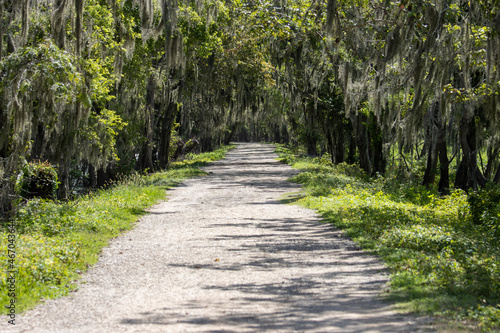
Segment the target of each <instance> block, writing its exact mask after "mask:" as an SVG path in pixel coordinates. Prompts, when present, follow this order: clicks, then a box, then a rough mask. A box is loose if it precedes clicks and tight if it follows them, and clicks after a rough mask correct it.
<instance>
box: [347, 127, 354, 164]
mask: <svg viewBox="0 0 500 333" xmlns="http://www.w3.org/2000/svg"><path fill="white" fill-rule="evenodd" d="M346 162H347V163H348V164H354V163H355V162H356V138H355V136H354V135H353V134H352V131H351V135H350V137H349V153H348V154H347V160H346Z"/></svg>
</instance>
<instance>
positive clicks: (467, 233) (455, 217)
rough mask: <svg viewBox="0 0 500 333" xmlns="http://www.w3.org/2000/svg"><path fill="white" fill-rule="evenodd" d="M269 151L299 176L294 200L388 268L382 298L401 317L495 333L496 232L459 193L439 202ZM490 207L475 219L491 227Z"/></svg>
mask: <svg viewBox="0 0 500 333" xmlns="http://www.w3.org/2000/svg"><path fill="white" fill-rule="evenodd" d="M277 152H278V153H279V155H280V158H281V160H282V161H284V162H286V163H288V164H291V165H292V166H293V167H294V168H297V169H300V170H301V171H302V172H301V173H300V174H299V175H297V176H295V177H294V178H292V181H295V182H297V183H300V184H303V186H304V187H305V189H306V195H305V196H301V197H300V198H298V199H297V202H298V203H300V204H302V205H304V206H306V207H309V208H313V209H316V210H318V211H319V212H320V213H321V214H322V216H323V217H324V218H325V220H326V221H328V222H330V223H333V224H334V225H335V226H337V227H339V228H342V229H343V230H344V231H345V232H346V234H347V235H349V236H350V237H351V238H352V239H353V240H354V241H355V242H357V243H358V244H360V245H361V246H362V247H363V248H364V249H366V250H369V251H372V252H374V253H377V254H379V255H380V256H381V257H382V258H383V260H384V261H385V262H386V264H387V266H388V267H389V269H390V270H391V280H390V292H389V296H388V297H389V298H391V299H392V300H396V301H397V306H398V308H399V309H400V310H401V311H409V312H417V313H424V314H432V315H436V316H439V317H441V318H445V319H447V320H450V321H451V322H450V323H453V325H455V324H456V323H460V322H466V323H467V325H470V324H471V323H472V325H473V326H475V329H476V330H477V329H479V330H482V331H492V330H494V331H497V330H499V329H500V261H499V253H500V250H499V246H498V244H499V243H498V237H497V235H498V234H497V233H496V229H494V228H490V229H488V228H486V227H484V226H481V225H478V223H477V222H476V223H474V219H473V218H472V217H473V216H471V212H470V211H471V209H470V205H469V204H470V202H471V199H470V197H469V200H468V196H467V194H466V193H464V192H463V191H459V190H457V191H454V192H452V193H451V194H450V195H448V196H445V197H441V196H439V195H438V193H437V191H436V190H435V189H432V188H431V189H428V188H426V187H422V186H419V185H418V184H415V183H411V182H410V181H400V180H398V179H397V178H396V177H395V176H394V177H391V176H389V177H387V178H384V177H378V178H370V177H367V176H366V175H365V174H364V173H363V172H362V171H361V170H359V169H358V168H357V167H356V166H350V165H346V164H341V165H333V164H332V163H331V162H330V161H329V160H327V159H325V158H311V157H306V156H299V155H297V154H294V153H293V152H292V151H291V150H289V149H286V148H284V147H283V146H278V148H277ZM489 193H491V192H489ZM494 193H496V192H494ZM490 196H491V194H490ZM484 197H486V195H483V196H481V197H480V198H479V199H477V198H476V199H475V200H476V201H475V202H477V201H478V200H483V199H482V198H484ZM484 200H485V199H484ZM481 202H482V201H481ZM493 205H495V204H493ZM498 205H499V203H498V202H496V206H495V207H494V210H492V208H491V207H490V208H488V210H487V213H483V217H484V216H487V217H488V221H491V220H492V218H491V216H490V215H491V212H492V211H494V212H495V214H496V215H495V216H496V217H497V218H498V217H499V216H498V214H497V213H498V212H499V211H500V209H499V206H498ZM476 206H477V204H476ZM476 215H477V214H476ZM476 220H477V217H476ZM490 224H491V223H490ZM485 225H486V226H487V225H488V224H487V223H486V224H485Z"/></svg>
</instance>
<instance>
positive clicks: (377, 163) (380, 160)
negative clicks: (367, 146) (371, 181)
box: [369, 113, 386, 175]
mask: <svg viewBox="0 0 500 333" xmlns="http://www.w3.org/2000/svg"><path fill="white" fill-rule="evenodd" d="M369 120H370V124H369V127H370V131H369V133H370V134H371V135H370V138H371V151H372V152H373V170H372V174H373V175H375V174H376V173H379V174H382V175H383V174H384V173H385V166H386V160H385V156H384V147H383V144H384V142H383V135H382V131H381V129H380V126H379V125H378V123H377V119H376V117H375V115H374V114H373V113H372V114H370V118H369Z"/></svg>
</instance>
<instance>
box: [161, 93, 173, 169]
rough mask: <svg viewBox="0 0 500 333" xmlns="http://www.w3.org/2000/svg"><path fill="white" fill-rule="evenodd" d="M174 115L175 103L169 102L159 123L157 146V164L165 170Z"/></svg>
mask: <svg viewBox="0 0 500 333" xmlns="http://www.w3.org/2000/svg"><path fill="white" fill-rule="evenodd" d="M176 114H177V103H174V102H173V101H172V100H169V102H168V104H167V107H166V108H165V112H164V114H163V118H162V121H161V133H160V142H159V145H158V164H159V166H160V168H161V169H165V168H166V167H167V166H168V163H169V153H170V141H171V138H172V128H173V126H174V122H175V116H176Z"/></svg>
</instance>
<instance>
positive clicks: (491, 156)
mask: <svg viewBox="0 0 500 333" xmlns="http://www.w3.org/2000/svg"><path fill="white" fill-rule="evenodd" d="M499 153H500V148H495V149H493V148H492V147H491V146H490V147H488V164H486V171H485V172H484V177H485V178H486V179H491V176H492V173H493V165H494V164H495V162H496V160H497V156H498V154H499Z"/></svg>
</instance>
